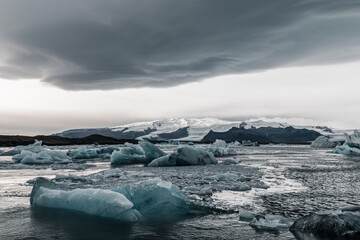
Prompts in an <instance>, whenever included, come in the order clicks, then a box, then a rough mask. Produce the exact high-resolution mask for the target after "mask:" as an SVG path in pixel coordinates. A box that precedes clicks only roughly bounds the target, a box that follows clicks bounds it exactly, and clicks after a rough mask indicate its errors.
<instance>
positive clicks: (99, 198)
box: [30, 178, 141, 222]
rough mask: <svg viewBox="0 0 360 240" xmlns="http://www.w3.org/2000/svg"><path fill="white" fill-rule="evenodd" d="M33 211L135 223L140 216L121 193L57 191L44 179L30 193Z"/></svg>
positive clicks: (106, 191)
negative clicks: (67, 213)
mask: <svg viewBox="0 0 360 240" xmlns="http://www.w3.org/2000/svg"><path fill="white" fill-rule="evenodd" d="M30 203H31V206H32V207H45V208H53V209H63V210H69V211H75V212H81V213H85V214H90V215H95V216H99V217H106V218H112V219H116V220H121V221H126V222H134V221H137V220H138V219H139V218H140V217H141V215H140V213H139V212H138V211H137V210H135V209H133V206H134V204H133V203H132V202H130V201H129V200H128V199H127V198H126V197H125V196H124V195H122V194H121V193H118V192H114V191H110V190H103V189H93V188H87V189H74V190H60V189H54V185H53V184H51V183H49V180H47V179H45V178H39V179H37V180H36V182H35V185H34V187H33V190H32V192H31V197H30Z"/></svg>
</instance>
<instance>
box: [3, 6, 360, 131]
mask: <svg viewBox="0 0 360 240" xmlns="http://www.w3.org/2000/svg"><path fill="white" fill-rule="evenodd" d="M0 33H1V34H0V134H14V133H17V134H37V133H52V132H56V131H60V130H64V129H68V128H79V127H80V128H81V127H102V126H113V125H119V124H122V123H127V122H132V121H138V120H152V119H159V118H169V117H217V118H222V119H239V120H243V119H248V118H259V117H263V118H276V117H277V118H281V119H287V120H288V121H290V122H291V121H293V122H299V121H300V122H304V123H314V124H323V125H326V124H327V125H330V126H333V127H339V128H360V111H359V110H360V79H359V76H360V44H359V43H360V2H359V1H358V0H356V1H355V0H354V1H351V0H342V1H338V0H301V1H300V0H297V1H295V0H276V1H275V0H274V1H270V0H248V1H246V0H242V1H238V0H227V1H220V0H216V1H215V0H181V1H175V0H146V1H144V0H122V1H119V0H107V1H102V0H77V1H73V0H71V1H70V0H62V1H55V0H54V1H50V0H32V1H28V0H1V1H0Z"/></svg>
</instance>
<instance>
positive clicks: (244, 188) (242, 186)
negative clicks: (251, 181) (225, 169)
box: [231, 183, 251, 191]
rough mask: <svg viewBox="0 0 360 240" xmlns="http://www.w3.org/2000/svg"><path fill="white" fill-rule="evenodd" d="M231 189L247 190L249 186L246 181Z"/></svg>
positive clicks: (249, 188)
mask: <svg viewBox="0 0 360 240" xmlns="http://www.w3.org/2000/svg"><path fill="white" fill-rule="evenodd" d="M231 190H232V191H249V190H251V187H250V186H249V185H248V184H246V183H240V184H238V185H236V186H234V187H232V188H231Z"/></svg>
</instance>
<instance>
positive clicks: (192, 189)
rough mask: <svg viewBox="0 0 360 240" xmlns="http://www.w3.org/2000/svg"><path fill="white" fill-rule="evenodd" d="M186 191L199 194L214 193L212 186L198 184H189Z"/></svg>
mask: <svg viewBox="0 0 360 240" xmlns="http://www.w3.org/2000/svg"><path fill="white" fill-rule="evenodd" d="M185 191H186V192H188V193H191V194H196V195H199V196H206V195H212V193H213V192H212V189H211V188H210V187H205V188H200V187H197V186H189V187H186V188H185Z"/></svg>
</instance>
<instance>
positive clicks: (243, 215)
mask: <svg viewBox="0 0 360 240" xmlns="http://www.w3.org/2000/svg"><path fill="white" fill-rule="evenodd" d="M254 217H255V215H254V214H253V213H252V212H250V211H247V210H243V209H242V210H240V211H239V219H240V220H242V221H246V222H250V221H251V220H253V219H254Z"/></svg>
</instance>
